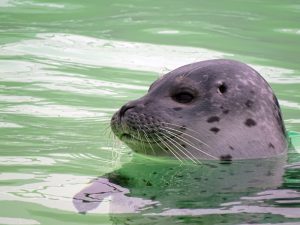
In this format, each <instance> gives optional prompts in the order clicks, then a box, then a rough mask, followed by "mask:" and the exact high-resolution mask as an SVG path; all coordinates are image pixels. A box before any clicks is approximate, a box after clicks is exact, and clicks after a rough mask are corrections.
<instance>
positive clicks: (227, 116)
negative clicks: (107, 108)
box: [111, 59, 287, 161]
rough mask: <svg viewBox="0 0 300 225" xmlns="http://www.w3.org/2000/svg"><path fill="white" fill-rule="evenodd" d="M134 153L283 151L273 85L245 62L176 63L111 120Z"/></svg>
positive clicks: (231, 155) (224, 156)
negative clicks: (179, 65)
mask: <svg viewBox="0 0 300 225" xmlns="http://www.w3.org/2000/svg"><path fill="white" fill-rule="evenodd" d="M111 128H112V131H113V132H114V133H115V135H116V136H117V137H118V138H119V139H120V140H122V141H123V142H125V143H126V144H127V145H128V146H129V147H130V148H131V149H133V150H134V151H135V152H138V153H143V154H151V155H172V156H174V157H176V158H178V159H182V158H188V159H191V160H194V161H197V160H199V159H220V160H225V161H230V160H233V159H254V158H267V157H272V156H277V155H280V154H283V153H285V152H286V150H287V141H286V133H285V127H284V123H283V120H282V116H281V111H280V107H279V104H278V101H277V98H276V96H275V95H274V93H273V91H272V89H271V87H270V86H269V85H268V83H267V82H266V81H265V80H264V79H263V78H262V77H261V75H260V74H259V73H258V72H257V71H255V70H254V69H252V68H251V67H249V66H247V65H246V64H244V63H241V62H237V61H233V60H221V59H219V60H208V61H202V62H197V63H193V64H189V65H185V66H182V67H180V68H177V69H175V70H173V71H171V72H169V73H167V74H166V75H164V76H163V77H161V78H160V79H158V80H157V81H155V82H154V83H153V84H152V85H151V86H150V88H149V91H148V93H147V94H146V95H145V96H143V97H141V98H139V99H137V100H134V101H131V102H129V103H127V104H125V105H124V106H123V107H122V108H121V109H120V110H119V111H117V112H116V113H115V114H114V115H113V117H112V119H111Z"/></svg>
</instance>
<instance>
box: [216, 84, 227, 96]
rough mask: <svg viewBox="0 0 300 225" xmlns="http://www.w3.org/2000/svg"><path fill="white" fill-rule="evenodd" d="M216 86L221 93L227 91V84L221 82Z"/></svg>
mask: <svg viewBox="0 0 300 225" xmlns="http://www.w3.org/2000/svg"><path fill="white" fill-rule="evenodd" d="M218 88H219V92H220V93H221V94H224V93H225V92H226V91H227V86H226V85H225V84H224V83H222V84H221V85H220V86H219V87H218Z"/></svg>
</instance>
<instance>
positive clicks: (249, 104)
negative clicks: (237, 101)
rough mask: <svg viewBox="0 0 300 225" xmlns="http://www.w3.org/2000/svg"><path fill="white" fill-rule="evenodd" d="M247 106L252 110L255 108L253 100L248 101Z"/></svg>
mask: <svg viewBox="0 0 300 225" xmlns="http://www.w3.org/2000/svg"><path fill="white" fill-rule="evenodd" d="M245 105H246V106H247V107H248V108H251V107H252V106H253V101H251V100H247V101H246V103H245Z"/></svg>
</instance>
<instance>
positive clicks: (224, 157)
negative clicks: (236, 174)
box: [220, 154, 232, 163]
mask: <svg viewBox="0 0 300 225" xmlns="http://www.w3.org/2000/svg"><path fill="white" fill-rule="evenodd" d="M220 160H221V161H222V162H227V163H228V162H231V161H232V156H231V155H229V154H227V155H221V156H220Z"/></svg>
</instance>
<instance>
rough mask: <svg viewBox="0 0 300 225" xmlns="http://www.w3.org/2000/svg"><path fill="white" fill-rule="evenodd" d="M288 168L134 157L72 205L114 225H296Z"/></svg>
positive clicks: (268, 162)
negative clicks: (293, 224) (287, 182)
mask: <svg viewBox="0 0 300 225" xmlns="http://www.w3.org/2000/svg"><path fill="white" fill-rule="evenodd" d="M285 164H286V159H285V158H272V159H260V160H244V161H234V162H223V163H219V162H210V161H204V162H203V164H201V165H195V164H189V163H183V164H180V163H179V162H176V161H172V160H165V159H155V158H150V157H144V156H140V155H135V157H134V159H133V161H132V162H130V163H128V164H125V165H124V166H123V167H122V168H121V169H119V170H117V171H115V172H112V173H110V174H107V175H106V176H104V177H101V178H97V179H95V180H94V181H93V182H91V184H90V185H89V186H88V187H87V188H85V189H83V190H81V191H80V192H79V193H77V194H76V195H75V196H74V198H73V204H74V206H75V208H76V209H77V210H78V212H80V213H82V214H85V213H89V212H92V211H97V212H100V213H108V214H110V215H111V221H112V222H113V224H148V223H149V224H150V223H153V222H155V224H175V223H184V224H194V223H195V224H199V223H200V224H218V223H222V224H226V223H228V224H235V223H241V222H243V223H245V224H246V222H247V223H259V222H262V221H263V222H268V221H270V222H272V221H274V219H275V221H277V222H280V221H281V220H282V221H285V222H287V221H290V222H293V220H294V219H296V218H300V203H299V202H300V193H299V192H297V191H296V190H292V189H286V188H285V187H284V185H283V184H284V181H283V175H284V168H285ZM295 199H298V200H299V201H298V202H295ZM292 203H297V204H294V205H291V204H292ZM296 206H298V207H296Z"/></svg>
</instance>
